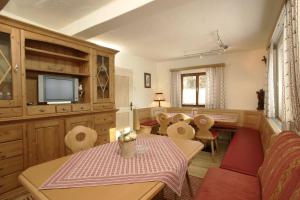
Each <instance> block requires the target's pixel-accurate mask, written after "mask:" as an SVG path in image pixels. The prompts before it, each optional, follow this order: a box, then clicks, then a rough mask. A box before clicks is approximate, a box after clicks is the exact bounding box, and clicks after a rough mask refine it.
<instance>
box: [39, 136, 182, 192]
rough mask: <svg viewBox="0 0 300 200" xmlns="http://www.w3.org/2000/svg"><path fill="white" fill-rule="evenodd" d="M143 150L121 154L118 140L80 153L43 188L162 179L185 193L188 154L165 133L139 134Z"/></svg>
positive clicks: (72, 157) (139, 145) (175, 190)
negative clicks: (127, 155)
mask: <svg viewBox="0 0 300 200" xmlns="http://www.w3.org/2000/svg"><path fill="white" fill-rule="evenodd" d="M136 143H137V146H138V147H139V148H140V149H142V151H141V152H139V153H137V155H136V156H135V157H133V158H130V159H124V158H123V157H121V155H120V152H119V151H120V150H119V146H118V143H117V142H113V143H109V144H105V145H101V146H98V147H94V148H92V149H89V150H86V151H82V152H79V153H76V154H74V155H72V156H71V158H70V159H69V160H68V161H67V162H66V163H65V164H64V165H62V166H61V167H60V168H59V169H58V170H57V171H56V172H55V173H54V174H53V175H52V176H51V177H50V178H49V179H48V180H47V181H46V182H45V183H44V184H42V186H41V187H40V188H39V189H56V188H73V187H86V186H98V185H113V184H127V183H138V182H148V181H161V182H163V183H165V184H166V185H167V186H168V187H170V189H172V190H173V191H174V192H175V193H176V194H178V195H180V194H181V189H182V185H183V181H184V178H185V173H186V171H187V163H188V162H187V158H186V157H185V155H184V154H183V152H182V151H181V150H180V149H179V148H178V147H177V146H176V144H175V143H174V142H173V141H172V140H171V139H170V138H167V137H164V136H152V137H142V138H138V139H137V141H136Z"/></svg>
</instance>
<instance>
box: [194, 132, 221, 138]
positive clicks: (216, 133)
mask: <svg viewBox="0 0 300 200" xmlns="http://www.w3.org/2000/svg"><path fill="white" fill-rule="evenodd" d="M210 132H211V134H212V137H205V136H201V135H200V136H196V138H198V139H200V140H201V139H203V140H214V139H216V138H217V137H218V136H219V133H218V132H217V131H210Z"/></svg>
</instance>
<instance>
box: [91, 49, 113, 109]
mask: <svg viewBox="0 0 300 200" xmlns="http://www.w3.org/2000/svg"><path fill="white" fill-rule="evenodd" d="M93 57H94V59H93V62H94V66H95V67H94V68H93V77H94V92H93V95H94V103H114V70H115V69H114V56H113V55H112V54H105V53H103V52H99V51H95V52H94V55H93Z"/></svg>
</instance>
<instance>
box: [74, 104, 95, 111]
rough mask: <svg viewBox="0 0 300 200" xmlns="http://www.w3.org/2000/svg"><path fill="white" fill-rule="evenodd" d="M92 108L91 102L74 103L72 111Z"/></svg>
mask: <svg viewBox="0 0 300 200" xmlns="http://www.w3.org/2000/svg"><path fill="white" fill-rule="evenodd" d="M88 110H91V105H90V104H73V105H72V111H74V112H78V111H88Z"/></svg>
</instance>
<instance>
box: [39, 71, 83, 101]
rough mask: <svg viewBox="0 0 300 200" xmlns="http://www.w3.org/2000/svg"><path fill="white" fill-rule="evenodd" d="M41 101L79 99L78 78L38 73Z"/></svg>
mask: <svg viewBox="0 0 300 200" xmlns="http://www.w3.org/2000/svg"><path fill="white" fill-rule="evenodd" d="M38 98H39V99H38V100H39V103H49V104H51V103H71V102H77V101H78V79H77V78H72V77H63V76H50V75H38Z"/></svg>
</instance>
